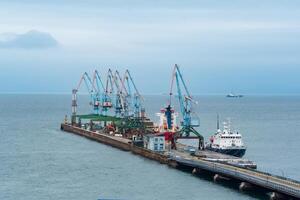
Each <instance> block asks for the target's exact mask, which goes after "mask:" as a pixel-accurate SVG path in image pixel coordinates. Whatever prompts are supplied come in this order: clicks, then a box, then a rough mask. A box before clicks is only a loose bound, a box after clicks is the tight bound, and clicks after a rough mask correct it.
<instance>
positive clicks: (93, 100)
mask: <svg viewBox="0 0 300 200" xmlns="http://www.w3.org/2000/svg"><path fill="white" fill-rule="evenodd" d="M82 82H84V83H85V86H86V89H87V91H88V93H89V95H90V105H92V106H93V113H94V114H99V104H100V102H99V99H98V97H97V92H96V89H95V87H94V86H93V82H92V80H91V78H90V76H89V75H88V73H86V72H84V73H83V75H82V76H81V78H80V81H79V83H78V85H77V88H76V89H74V90H73V93H77V92H78V90H79V88H80V86H81V84H82Z"/></svg>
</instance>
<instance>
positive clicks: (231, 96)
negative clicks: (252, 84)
mask: <svg viewBox="0 0 300 200" xmlns="http://www.w3.org/2000/svg"><path fill="white" fill-rule="evenodd" d="M226 97H228V98H241V97H243V95H241V94H234V93H229V94H227V95H226Z"/></svg>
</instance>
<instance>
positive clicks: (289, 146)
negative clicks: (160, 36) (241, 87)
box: [0, 94, 300, 200]
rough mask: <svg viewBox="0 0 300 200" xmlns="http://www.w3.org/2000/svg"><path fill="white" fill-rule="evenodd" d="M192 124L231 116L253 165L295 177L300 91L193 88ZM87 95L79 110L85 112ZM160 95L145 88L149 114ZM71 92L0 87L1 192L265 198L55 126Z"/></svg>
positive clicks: (41, 198) (8, 197)
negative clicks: (227, 92) (198, 91)
mask: <svg viewBox="0 0 300 200" xmlns="http://www.w3.org/2000/svg"><path fill="white" fill-rule="evenodd" d="M196 99H197V101H198V102H199V104H198V105H197V107H196V108H195V109H196V112H197V114H198V115H199V117H200V119H201V127H200V128H199V131H200V132H201V134H202V135H203V136H204V137H205V138H206V140H207V138H208V137H209V136H210V135H211V134H213V133H214V132H215V131H216V116H217V114H219V115H220V119H221V120H222V119H226V118H228V117H230V119H231V121H232V125H233V126H234V128H235V129H236V130H238V131H239V132H240V133H242V135H243V139H244V142H245V144H246V145H247V147H248V149H247V152H246V155H245V158H248V159H250V160H253V161H255V162H256V163H257V165H258V169H260V170H263V171H266V172H270V173H274V174H277V175H284V176H287V177H289V178H293V179H296V180H300V171H299V169H300V145H299V141H300V97H299V96H246V97H244V98H239V99H231V98H225V97H223V96H197V97H196ZM87 102H88V97H85V96H83V97H80V98H79V112H82V113H88V112H89V111H90V108H89V106H88V103H87ZM166 102H167V97H165V96H145V105H146V109H147V112H148V113H149V117H150V118H151V119H152V120H154V121H157V120H158V118H157V117H156V116H155V113H156V112H158V111H159V109H160V108H161V107H162V106H163V105H164V104H165V103H166ZM70 105H71V95H21V94H10V95H6V94H2V95H0V200H16V199H30V200H50V199H51V200H52V199H53V200H70V199H72V200H97V199H124V200H131V199H134V200H135V199H136V200H138V199H149V200H150V199H151V200H152V199H162V200H163V199H176V200H177V199H188V200H194V199H195V200H196V199H220V200H221V199H222V200H232V199H267V197H266V196H256V195H255V194H252V195H249V194H245V193H242V192H239V191H238V190H237V189H234V188H232V187H228V186H223V185H221V184H217V183H214V182H212V181H208V180H205V179H203V178H199V177H196V176H193V175H192V174H191V173H187V172H182V171H179V170H175V169H172V168H169V167H168V166H166V165H161V164H159V163H157V162H154V161H150V160H148V159H145V158H143V157H140V156H137V155H133V154H131V153H128V152H124V151H120V150H118V149H115V148H112V147H109V146H106V145H103V144H100V143H97V142H94V141H91V140H88V139H85V138H82V137H79V136H76V135H73V134H68V133H64V132H61V131H60V123H61V122H62V121H63V119H64V116H65V115H66V114H68V115H70V113H71V107H70Z"/></svg>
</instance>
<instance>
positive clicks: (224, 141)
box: [206, 117, 246, 157]
mask: <svg viewBox="0 0 300 200" xmlns="http://www.w3.org/2000/svg"><path fill="white" fill-rule="evenodd" d="M223 124H224V128H223V130H221V129H220V128H219V117H218V123H217V132H216V133H215V134H214V135H213V136H211V137H210V142H209V143H208V144H207V145H206V149H208V150H211V151H216V152H219V153H223V154H228V155H232V156H237V157H243V156H244V155H245V153H246V147H245V146H244V143H243V140H242V135H241V134H240V133H239V132H233V131H232V130H231V127H230V125H231V124H230V121H229V120H228V122H224V123H223Z"/></svg>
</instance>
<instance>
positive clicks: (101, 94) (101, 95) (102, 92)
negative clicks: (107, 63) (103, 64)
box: [93, 70, 112, 115]
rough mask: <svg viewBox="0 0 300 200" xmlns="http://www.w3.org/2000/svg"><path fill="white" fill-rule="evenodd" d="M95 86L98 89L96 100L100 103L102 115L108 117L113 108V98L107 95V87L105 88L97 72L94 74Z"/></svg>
mask: <svg viewBox="0 0 300 200" xmlns="http://www.w3.org/2000/svg"><path fill="white" fill-rule="evenodd" d="M93 86H94V88H96V89H97V92H96V98H97V100H98V101H99V102H100V106H101V111H100V114H103V115H107V112H108V110H109V109H110V108H111V107H112V103H111V98H110V96H109V95H108V94H107V92H106V87H104V84H103V81H102V79H101V77H100V75H99V73H98V71H97V70H95V72H94V76H93Z"/></svg>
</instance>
